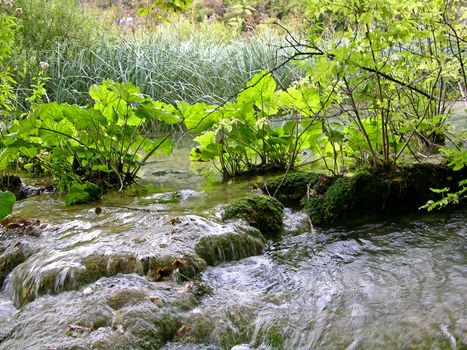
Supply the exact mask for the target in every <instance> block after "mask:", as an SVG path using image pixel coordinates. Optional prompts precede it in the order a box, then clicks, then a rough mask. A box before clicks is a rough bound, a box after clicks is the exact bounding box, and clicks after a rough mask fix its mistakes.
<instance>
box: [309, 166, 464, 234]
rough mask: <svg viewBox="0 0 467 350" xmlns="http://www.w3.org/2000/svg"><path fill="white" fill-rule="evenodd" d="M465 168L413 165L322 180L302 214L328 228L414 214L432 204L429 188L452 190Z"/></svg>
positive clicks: (314, 222)
mask: <svg viewBox="0 0 467 350" xmlns="http://www.w3.org/2000/svg"><path fill="white" fill-rule="evenodd" d="M466 173H467V168H464V171H463V172H462V171H459V172H455V171H453V170H452V169H450V168H449V167H447V166H444V165H435V164H416V165H412V166H405V167H401V168H394V169H390V170H387V169H386V170H379V171H374V170H364V171H361V172H359V173H357V174H355V175H354V176H351V177H324V176H323V177H322V178H321V179H320V180H319V181H318V183H317V184H316V185H315V187H314V188H313V189H312V190H313V191H314V195H313V196H311V197H310V198H309V199H308V200H307V201H306V204H305V210H306V212H307V213H308V215H309V216H310V218H311V221H312V223H313V224H314V225H318V226H329V225H334V224H337V223H344V222H347V221H361V220H362V219H364V218H367V217H369V216H373V215H381V214H399V213H406V212H409V211H418V210H419V208H420V207H421V206H422V205H423V204H425V203H426V202H427V201H428V200H430V199H432V200H436V199H437V198H436V194H435V193H433V192H432V191H431V190H430V188H444V187H449V188H451V190H455V189H456V186H457V183H458V181H460V180H461V179H463V178H465V177H467V174H466Z"/></svg>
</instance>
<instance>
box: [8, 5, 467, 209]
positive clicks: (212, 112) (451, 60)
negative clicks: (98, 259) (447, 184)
mask: <svg viewBox="0 0 467 350" xmlns="http://www.w3.org/2000/svg"><path fill="white" fill-rule="evenodd" d="M93 4H94V6H98V7H100V8H103V7H106V5H105V4H104V3H102V2H94V3H93ZM127 4H128V8H129V9H131V11H135V12H137V13H138V14H139V15H140V17H139V18H140V20H139V23H140V25H141V28H144V30H152V34H151V35H147V34H144V35H143V34H141V33H142V31H139V32H136V30H135V31H134V33H133V35H130V34H129V33H125V34H123V35H121V36H118V35H115V33H111V34H109V28H108V27H107V28H105V27H102V28H101V29H106V30H107V32H108V33H106V34H98V32H97V31H95V27H96V19H95V18H93V16H91V15H90V13H92V11H91V12H89V10H88V12H86V13H84V14H81V11H77V7H76V6H79V5H78V4H77V3H76V2H73V1H69V2H67V1H65V2H63V1H62V2H60V1H55V0H53V1H50V2H46V3H45V2H43V1H42V0H18V1H17V2H16V4H15V6H8V4H6V5H5V4H4V6H3V10H2V15H1V19H0V20H1V21H2V24H3V25H2V27H1V28H2V29H1V35H0V40H1V41H2V43H4V44H6V45H2V47H4V49H2V51H0V64H1V65H2V68H3V69H2V72H1V73H0V74H1V75H0V78H1V79H0V86H1V93H0V103H1V113H2V126H1V129H2V133H1V136H0V144H1V145H2V150H1V153H0V170H2V171H6V170H8V169H12V167H14V166H16V167H21V168H22V169H26V170H29V171H33V172H36V173H39V174H50V175H51V176H52V177H53V178H54V179H55V181H56V184H57V186H58V188H59V189H60V190H61V191H63V192H67V191H69V190H70V189H71V188H73V189H74V190H73V191H76V189H79V188H81V189H82V191H81V192H80V195H77V196H76V198H77V199H78V201H80V200H81V199H79V198H81V197H82V198H88V197H87V196H88V195H89V193H88V194H86V193H85V192H86V191H84V187H86V185H84V184H86V183H88V182H93V183H94V184H96V185H98V186H100V187H101V188H104V189H121V188H124V187H126V186H128V185H130V184H131V183H133V182H134V181H135V179H136V178H137V176H138V171H139V170H140V168H141V166H142V165H143V164H144V163H145V162H146V161H147V159H148V158H149V157H150V156H151V155H152V154H154V152H156V151H164V152H170V149H171V142H170V135H169V132H166V133H164V132H163V131H164V130H166V131H170V125H173V124H178V123H181V122H183V128H184V129H185V130H187V131H190V132H192V133H194V134H197V136H196V137H195V141H196V142H197V143H198V145H197V146H196V147H194V148H193V150H192V152H191V158H192V159H193V160H195V161H213V162H214V164H215V165H216V166H217V167H218V169H219V170H220V172H221V173H222V174H223V176H224V177H232V176H239V175H242V174H252V173H267V172H271V171H285V172H289V171H291V170H292V169H294V168H296V167H299V166H302V165H304V164H306V163H308V162H310V161H313V162H315V161H320V162H321V163H322V166H323V167H324V168H326V169H327V170H328V171H329V172H330V173H331V174H333V175H339V174H343V173H345V172H346V171H348V170H349V169H353V168H354V167H359V166H362V165H368V166H370V167H372V168H373V169H375V170H376V171H379V169H383V170H384V169H385V170H388V169H392V168H394V167H397V166H399V165H400V164H402V163H406V162H411V161H413V160H419V158H420V157H421V156H420V155H425V154H431V153H435V152H438V150H439V147H440V146H443V145H445V153H446V154H448V155H451V156H454V158H453V161H452V164H453V166H454V167H455V168H462V167H464V166H465V161H464V159H465V150H463V148H462V147H463V141H464V138H465V137H464V138H462V137H461V138H460V140H457V141H456V140H454V139H452V138H451V137H450V136H449V131H450V130H451V128H450V126H449V123H448V120H449V117H450V110H451V107H452V101H455V100H456V99H459V98H460V96H461V93H463V92H464V90H465V86H466V85H467V78H466V70H465V58H466V52H467V50H466V42H465V39H464V38H465V37H466V34H467V33H466V29H465V26H464V25H463V23H464V21H465V18H464V17H463V16H465V13H466V11H464V10H465V5H464V4H463V3H462V2H460V1H457V0H453V1H443V0H436V1H433V2H432V3H431V6H430V7H429V8H428V7H427V6H423V3H422V2H420V1H416V0H413V1H408V2H405V3H399V2H396V1H394V0H385V1H376V0H370V1H365V2H362V1H352V2H350V3H348V2H347V1H343V0H342V1H340V0H339V1H334V2H332V3H329V2H327V1H325V0H309V1H307V2H306V3H303V4H301V5H300V6H297V7H296V8H295V6H294V3H293V2H291V3H290V4H287V5H285V4H284V3H283V2H281V1H272V0H270V1H265V0H256V1H243V2H241V3H239V2H216V1H212V2H208V3H206V4H205V5H201V4H200V3H199V2H197V1H194V2H193V3H192V5H193V6H192V7H191V12H190V11H187V12H186V13H185V14H184V15H177V16H178V17H173V18H175V21H174V22H172V23H171V24H170V25H169V26H168V27H167V26H166V25H162V24H161V23H162V22H166V20H167V19H168V18H169V17H170V16H172V15H169V13H172V12H180V10H182V9H184V8H186V7H187V6H188V5H189V4H190V2H188V1H170V2H151V3H150V5H149V6H148V5H144V6H143V4H142V3H139V2H128V3H127ZM221 5H222V6H221ZM289 5H290V6H289ZM297 5H298V4H297ZM16 6H18V9H16ZM304 6H306V7H307V9H308V12H307V19H308V20H309V25H308V27H307V33H308V34H307V37H306V38H305V39H303V38H301V37H300V35H296V34H294V33H292V32H290V31H288V30H287V29H286V27H287V26H286V25H285V24H284V23H286V22H281V24H279V25H278V26H277V27H278V28H281V30H283V32H284V33H285V34H287V37H282V39H281V38H278V37H274V38H272V39H271V40H270V41H269V42H268V43H264V42H263V43H262V42H261V40H262V38H261V37H257V38H256V37H254V36H250V37H248V40H246V38H247V36H243V37H239V36H238V35H246V34H237V37H236V38H237V39H236V41H231V42H228V43H225V42H223V41H222V39H216V38H215V36H214V39H211V40H208V39H207V36H206V35H205V36H196V35H190V36H189V38H188V41H186V40H185V41H183V42H182V41H181V38H185V39H186V38H187V37H186V35H185V36H184V34H173V33H174V31H172V32H171V33H172V34H173V35H172V36H169V39H162V37H163V36H164V35H165V36H167V35H166V34H167V33H168V32H167V28H172V30H174V28H177V25H182V27H183V26H185V27H183V28H186V26H187V23H188V27H190V26H191V27H192V28H201V27H202V26H203V25H207V24H203V23H205V22H204V21H205V19H207V18H209V19H210V21H211V23H210V24H209V26H211V25H213V23H214V22H216V23H218V24H221V26H224V27H225V28H227V31H229V28H230V31H231V32H232V31H237V32H238V33H245V32H248V31H249V30H250V28H255V27H258V28H259V26H260V24H261V23H266V22H267V20H279V19H284V18H288V20H289V21H290V20H291V19H292V20H293V18H295V17H294V16H296V15H297V13H298V12H297V11H296V10H297V9H298V10H304V8H303V7H304ZM122 11H123V12H122V13H121V14H122V15H123V14H124V11H125V10H124V9H123V10H122ZM261 12H265V13H267V16H266V17H267V18H259V17H258V16H259V13H261ZM302 12H303V11H302ZM75 13H79V14H80V15H78V16H75V15H74V14H75ZM80 16H82V17H80ZM122 18H123V17H122ZM171 18H172V17H171ZM149 19H151V21H152V23H153V26H148V23H147V20H149ZM297 21H298V20H297ZM33 22H34V23H36V27H37V28H36V29H35V30H32V29H31V28H32V27H33V26H31V23H33ZM143 22H144V23H143ZM183 23H185V24H183ZM154 24H155V25H154ZM118 25H123V24H118ZM182 27H179V29H180V28H182ZM289 27H294V26H293V25H291V26H289ZM210 28H211V27H210ZM233 28H237V29H238V30H237V29H236V30H232V29H233ZM219 32H222V31H219ZM205 33H208V31H207V30H206V31H205ZM98 36H100V39H99V41H98V40H89V39H90V38H91V39H97V37H98ZM239 38H243V39H242V40H243V41H241V40H239ZM272 43H274V45H272ZM277 48H281V49H282V50H281V51H280V55H278V54H277ZM214 63H215V64H214ZM292 63H294V65H292ZM262 69H265V70H262ZM109 79H113V80H109ZM248 79H249V81H248ZM246 81H248V82H246ZM245 82H246V83H245ZM135 86H138V88H137V87H135ZM89 87H90V88H89ZM88 89H89V93H88ZM15 92H16V93H15ZM235 92H238V93H235ZM460 92H461V93H460ZM50 101H54V102H50ZM44 102H46V103H44ZM15 103H16V107H17V108H16V109H15V108H14V106H15ZM85 105H86V106H85ZM83 106H85V107H83ZM167 125H168V127H167ZM284 183H285V182H284ZM284 183H282V184H280V185H284ZM460 186H461V187H460V190H459V192H457V193H456V194H452V195H447V196H446V198H445V199H443V201H442V202H436V201H434V202H430V203H429V204H428V205H427V206H428V207H429V208H432V207H436V206H443V205H446V204H447V203H448V202H457V201H459V200H460V199H462V198H463V197H464V196H465V182H462V181H461V183H460ZM279 187H280V186H279ZM446 191H448V190H447V189H442V190H439V192H440V193H445V192H446ZM277 193H278V188H276V189H275V190H274V194H277ZM80 196H81V197H80ZM89 199H90V198H88V199H86V200H89ZM69 202H70V203H71V202H73V201H71V200H70V201H69Z"/></svg>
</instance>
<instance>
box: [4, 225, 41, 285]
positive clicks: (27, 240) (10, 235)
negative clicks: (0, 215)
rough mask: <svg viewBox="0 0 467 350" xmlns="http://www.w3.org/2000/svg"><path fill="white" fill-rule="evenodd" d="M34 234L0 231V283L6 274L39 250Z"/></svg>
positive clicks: (39, 245) (38, 243)
mask: <svg viewBox="0 0 467 350" xmlns="http://www.w3.org/2000/svg"><path fill="white" fill-rule="evenodd" d="M40 247H41V244H40V242H39V241H37V239H36V238H35V236H29V235H23V234H22V233H18V232H17V230H16V229H15V230H7V231H3V232H0V285H1V284H2V283H3V282H4V280H5V278H6V277H7V276H8V274H9V273H10V272H11V271H12V270H13V269H14V268H15V267H16V266H18V265H20V264H22V263H23V262H25V261H26V259H28V258H29V257H30V256H32V255H33V254H35V253H37V252H38V251H39V250H40Z"/></svg>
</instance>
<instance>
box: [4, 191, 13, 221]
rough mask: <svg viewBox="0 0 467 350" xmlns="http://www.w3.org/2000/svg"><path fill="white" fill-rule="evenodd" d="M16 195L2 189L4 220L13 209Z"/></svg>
mask: <svg viewBox="0 0 467 350" xmlns="http://www.w3.org/2000/svg"><path fill="white" fill-rule="evenodd" d="M15 202H16V196H15V195H14V194H13V193H11V192H3V191H0V220H3V219H4V218H5V217H6V216H7V215H9V214H11V212H12V211H13V205H14V204H15Z"/></svg>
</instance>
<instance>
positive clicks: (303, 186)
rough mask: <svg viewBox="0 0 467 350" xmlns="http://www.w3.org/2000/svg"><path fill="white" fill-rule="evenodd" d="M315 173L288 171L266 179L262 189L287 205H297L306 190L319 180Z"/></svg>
mask: <svg viewBox="0 0 467 350" xmlns="http://www.w3.org/2000/svg"><path fill="white" fill-rule="evenodd" d="M319 177H320V176H319V175H318V174H315V173H290V174H287V175H285V176H279V177H275V178H272V179H270V180H268V181H267V183H266V184H265V185H264V186H263V191H265V192H267V193H269V194H270V195H274V194H275V197H276V198H277V199H278V200H279V201H281V202H282V203H284V204H285V205H287V206H292V207H295V206H299V205H300V202H301V200H302V199H303V198H304V197H305V196H306V194H307V190H308V189H309V188H313V187H314V186H315V184H316V183H317V182H318V180H319Z"/></svg>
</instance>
